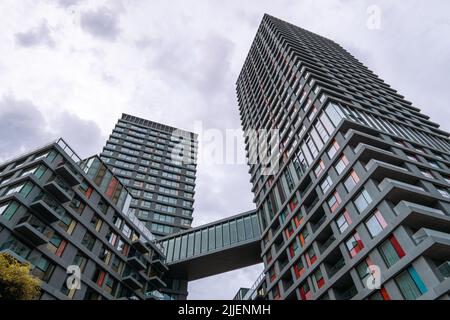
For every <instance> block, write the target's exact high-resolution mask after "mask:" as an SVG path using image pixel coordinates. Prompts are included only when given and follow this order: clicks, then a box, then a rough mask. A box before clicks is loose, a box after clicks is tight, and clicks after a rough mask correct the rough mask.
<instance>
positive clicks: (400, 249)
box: [389, 236, 405, 258]
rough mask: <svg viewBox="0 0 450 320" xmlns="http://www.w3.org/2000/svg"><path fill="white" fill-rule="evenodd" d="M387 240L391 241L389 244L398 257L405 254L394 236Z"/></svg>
mask: <svg viewBox="0 0 450 320" xmlns="http://www.w3.org/2000/svg"><path fill="white" fill-rule="evenodd" d="M389 240H390V241H391V244H392V246H393V247H394V249H395V251H396V252H397V254H398V256H399V257H400V258H403V257H404V256H405V251H403V248H402V247H401V245H400V243H398V241H397V238H396V237H395V236H392V237H391V238H390V239H389Z"/></svg>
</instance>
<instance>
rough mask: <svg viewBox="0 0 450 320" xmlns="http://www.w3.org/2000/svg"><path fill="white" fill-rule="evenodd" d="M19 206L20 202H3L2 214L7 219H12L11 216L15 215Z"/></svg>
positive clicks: (0, 212)
mask: <svg viewBox="0 0 450 320" xmlns="http://www.w3.org/2000/svg"><path fill="white" fill-rule="evenodd" d="M18 208H19V204H18V203H17V202H14V201H13V202H7V203H2V204H1V205H0V216H2V217H3V218H5V219H6V220H11V218H12V217H13V216H14V214H15V213H16V211H17V209H18Z"/></svg>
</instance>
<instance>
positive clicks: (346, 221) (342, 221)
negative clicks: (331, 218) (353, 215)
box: [336, 210, 352, 233]
mask: <svg viewBox="0 0 450 320" xmlns="http://www.w3.org/2000/svg"><path fill="white" fill-rule="evenodd" d="M351 224H352V220H351V219H350V215H349V213H348V212H347V210H345V211H344V212H343V213H342V214H341V215H340V216H339V217H337V218H336V225H337V227H338V229H339V232H340V233H343V232H344V231H345V230H347V228H348V227H349V225H351Z"/></svg>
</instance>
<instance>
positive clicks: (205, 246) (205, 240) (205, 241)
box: [202, 229, 208, 253]
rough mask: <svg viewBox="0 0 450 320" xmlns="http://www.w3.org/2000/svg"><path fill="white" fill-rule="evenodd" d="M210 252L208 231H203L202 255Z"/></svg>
mask: <svg viewBox="0 0 450 320" xmlns="http://www.w3.org/2000/svg"><path fill="white" fill-rule="evenodd" d="M206 251H208V229H204V230H202V253H204V252H206Z"/></svg>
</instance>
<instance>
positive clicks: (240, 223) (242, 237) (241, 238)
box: [236, 218, 245, 241]
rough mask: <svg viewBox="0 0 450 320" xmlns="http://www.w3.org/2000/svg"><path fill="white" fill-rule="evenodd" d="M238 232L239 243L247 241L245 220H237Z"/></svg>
mask: <svg viewBox="0 0 450 320" xmlns="http://www.w3.org/2000/svg"><path fill="white" fill-rule="evenodd" d="M236 223H237V232H238V239H239V241H244V240H245V231H244V230H245V229H244V219H242V218H241V219H238V220H237V222H236Z"/></svg>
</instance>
